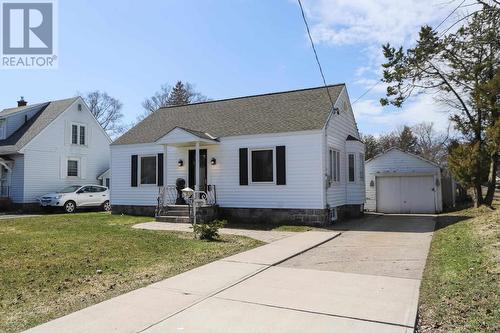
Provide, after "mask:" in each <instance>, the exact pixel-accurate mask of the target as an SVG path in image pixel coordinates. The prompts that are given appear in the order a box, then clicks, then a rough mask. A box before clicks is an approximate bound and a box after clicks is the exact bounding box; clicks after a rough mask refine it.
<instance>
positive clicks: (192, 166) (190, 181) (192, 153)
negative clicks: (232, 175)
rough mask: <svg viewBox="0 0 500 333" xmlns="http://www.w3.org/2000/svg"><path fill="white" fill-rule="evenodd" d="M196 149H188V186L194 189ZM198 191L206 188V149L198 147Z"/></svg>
mask: <svg viewBox="0 0 500 333" xmlns="http://www.w3.org/2000/svg"><path fill="white" fill-rule="evenodd" d="M195 161H196V150H194V149H190V150H189V160H188V164H189V170H188V186H189V187H190V188H192V189H194V187H195V185H196V169H195V167H196V164H195V163H196V162H195ZM200 183H201V184H200V191H204V190H206V186H207V150H206V149H200Z"/></svg>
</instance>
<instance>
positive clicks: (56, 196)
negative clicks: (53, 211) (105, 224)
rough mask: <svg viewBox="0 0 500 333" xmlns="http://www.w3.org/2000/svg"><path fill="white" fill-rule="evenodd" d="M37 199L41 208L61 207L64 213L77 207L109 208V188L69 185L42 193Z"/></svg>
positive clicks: (108, 209) (71, 211) (70, 211)
mask: <svg viewBox="0 0 500 333" xmlns="http://www.w3.org/2000/svg"><path fill="white" fill-rule="evenodd" d="M38 201H39V202H40V206H42V208H48V207H63V208H64V211H66V213H73V212H75V210H76V208H77V207H102V209H103V210H105V211H110V210H111V205H110V203H109V190H108V188H107V187H105V186H99V185H71V186H67V187H65V188H63V189H62V190H60V191H58V192H53V193H47V194H45V195H42V196H41V197H40V198H39V199H38Z"/></svg>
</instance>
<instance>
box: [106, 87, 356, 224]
mask: <svg viewBox="0 0 500 333" xmlns="http://www.w3.org/2000/svg"><path fill="white" fill-rule="evenodd" d="M328 90H329V92H330V96H331V98H332V100H333V103H334V107H333V108H332V104H331V102H330V98H329V95H328V93H327V90H326V88H325V87H321V88H311V89H303V90H294V91H287V92H279V93H269V94H263V95H255V96H247V97H239V98H231V99H225V100H219V101H209V102H203V103H196V104H191V105H185V106H176V107H167V108H161V109H159V110H157V111H156V112H154V113H153V114H151V115H150V116H149V117H147V118H146V119H144V120H143V121H142V122H140V123H139V124H137V125H136V126H135V127H133V128H132V129H130V130H129V131H128V132H127V133H125V134H124V135H123V136H121V137H120V138H119V139H117V140H116V141H115V142H114V143H112V145H111V171H112V175H113V176H112V178H111V203H112V206H113V212H114V213H135V214H153V213H154V212H155V209H156V206H157V199H158V193H159V192H163V193H162V195H161V196H160V202H165V203H166V204H167V205H168V204H174V203H175V201H176V197H177V192H176V190H175V185H174V184H175V183H176V179H178V178H182V179H184V180H186V183H187V185H188V186H189V187H190V188H196V189H200V190H203V191H205V192H206V195H207V197H208V198H207V204H209V205H210V204H212V205H215V207H217V212H216V215H218V216H220V217H225V218H228V219H230V220H232V221H235V220H238V221H252V222H256V221H263V222H292V223H293V222H296V223H311V224H322V223H325V222H327V221H329V220H331V219H336V218H337V214H338V213H342V215H344V214H355V215H357V214H360V212H362V211H363V203H364V199H365V196H364V188H365V184H364V164H363V163H364V144H363V143H362V142H361V141H360V140H359V139H358V138H359V132H358V130H357V126H356V122H355V119H354V115H353V112H352V109H351V105H350V102H349V97H348V94H347V90H346V87H345V85H344V84H339V85H332V86H329V88H328ZM196 161H199V162H198V163H196ZM160 208H161V207H160ZM160 210H161V209H160ZM166 214H167V215H168V206H167V212H166Z"/></svg>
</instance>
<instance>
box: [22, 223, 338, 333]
mask: <svg viewBox="0 0 500 333" xmlns="http://www.w3.org/2000/svg"><path fill="white" fill-rule="evenodd" d="M338 235H339V234H338V233H335V232H313V231H310V232H305V233H294V235H293V236H290V237H287V238H283V239H281V240H277V241H275V242H273V243H271V244H267V245H264V246H261V247H258V248H256V249H253V250H250V251H246V252H243V253H240V254H236V255H234V256H231V257H228V258H225V259H222V260H218V261H215V262H212V263H210V264H208V265H205V266H201V267H198V268H196V269H193V270H191V271H188V272H185V273H183V274H180V275H177V276H174V277H172V278H169V279H166V280H163V281H160V282H158V283H155V284H152V285H150V286H147V287H144V288H140V289H137V290H134V291H132V292H129V293H127V294H124V295H121V296H118V297H115V298H112V299H110V300H107V301H104V302H102V303H99V304H96V305H93V306H90V307H88V308H85V309H83V310H80V311H77V312H74V313H72V314H69V315H67V316H64V317H61V318H59V319H56V320H53V321H50V322H48V323H45V324H42V325H40V326H37V327H34V328H32V329H30V330H28V332H110V331H113V332H140V331H144V330H146V329H148V328H151V329H153V328H154V327H155V325H157V324H159V323H162V322H164V321H165V320H167V319H169V318H172V317H174V316H175V315H177V314H180V313H182V312H184V311H185V310H187V309H190V308H192V307H194V306H196V305H197V304H200V303H202V302H204V301H206V300H209V299H211V298H212V297H213V296H215V295H217V294H219V293H221V292H223V291H225V290H228V289H230V288H232V287H233V286H236V285H239V284H240V283H242V282H244V281H246V280H247V279H249V278H251V277H253V276H255V275H258V274H260V273H261V272H263V271H265V270H267V269H269V268H270V267H272V266H275V265H277V264H279V263H281V262H283V261H285V260H287V259H289V258H291V257H293V256H295V255H297V254H300V253H303V252H304V251H307V250H308V249H311V248H313V247H315V246H318V245H320V244H322V243H325V242H327V241H329V240H331V239H333V238H335V237H336V236H338ZM200 324H201V323H200ZM163 331H165V330H163Z"/></svg>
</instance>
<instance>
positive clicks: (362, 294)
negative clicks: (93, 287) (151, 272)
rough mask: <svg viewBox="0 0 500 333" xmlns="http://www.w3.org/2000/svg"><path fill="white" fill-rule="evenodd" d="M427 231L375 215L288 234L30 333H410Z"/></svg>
mask: <svg viewBox="0 0 500 333" xmlns="http://www.w3.org/2000/svg"><path fill="white" fill-rule="evenodd" d="M433 226H434V221H433V220H432V218H429V217H427V218H425V217H422V218H413V217H411V218H408V217H386V216H382V217H369V218H365V219H361V220H358V221H353V222H350V223H348V224H341V225H340V226H339V227H340V228H341V229H345V230H344V231H342V234H340V235H339V233H338V232H335V231H333V232H319V231H310V232H305V233H294V234H293V235H292V236H288V237H285V238H282V239H280V240H276V241H274V242H272V243H270V244H267V245H264V246H261V247H259V248H256V249H253V250H250V251H247V252H243V253H239V254H236V255H234V256H231V257H228V258H225V259H222V260H219V261H216V262H213V263H210V264H208V265H205V266H202V267H199V268H196V269H194V270H191V271H189V272H186V273H183V274H180V275H177V276H175V277H172V278H170V279H166V280H164V281H161V282H158V283H155V284H153V285H150V286H148V287H145V288H142V289H138V290H135V291H133V292H131V293H128V294H125V295H122V296H119V297H116V298H113V299H111V300H108V301H105V302H102V303H100V304H97V305H94V306H91V307H89V308H87V309H84V310H81V311H78V312H75V313H73V314H70V315H67V316H65V317H62V318H60V319H57V320H54V321H52V322H49V323H46V324H43V325H41V326H38V327H36V328H34V329H32V330H30V331H31V332H108V331H113V332H149V333H151V332H154V333H156V332H158V333H159V332H193V333H200V332H210V333H212V332H213V333H225V332H228V333H229V332H231V333H232V332H243V333H245V332H252V333H254V332H257V333H260V332H262V333H264V332H287V333H288V332H292V333H302V332H312V333H316V332H317V333H320V332H321V333H323V332H354V333H356V332H359V333H361V332H387V333H393V332H394V333H395V332H399V333H403V332H405V333H409V332H413V328H414V324H415V320H416V316H417V302H418V293H419V286H420V276H421V272H422V269H423V266H424V263H425V256H426V255H427V251H428V248H429V243H430V237H431V235H432V230H433ZM405 253H406V254H405ZM401 262H402V264H401Z"/></svg>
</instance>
